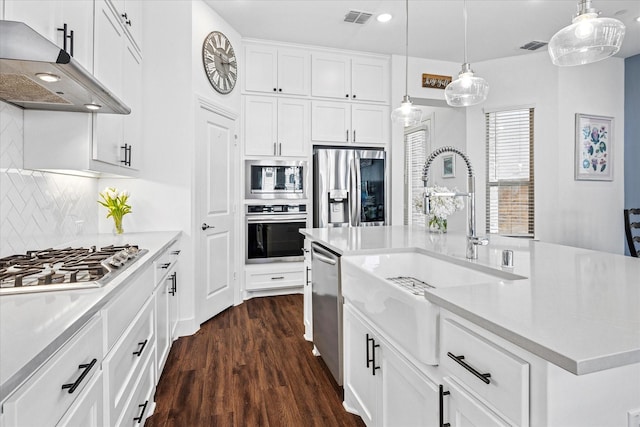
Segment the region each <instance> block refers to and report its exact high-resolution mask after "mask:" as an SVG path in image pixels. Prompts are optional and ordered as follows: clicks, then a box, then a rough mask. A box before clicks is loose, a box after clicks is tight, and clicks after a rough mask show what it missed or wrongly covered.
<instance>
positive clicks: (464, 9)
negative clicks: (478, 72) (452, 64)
mask: <svg viewBox="0 0 640 427" xmlns="http://www.w3.org/2000/svg"><path fill="white" fill-rule="evenodd" d="M462 16H464V63H465V64H466V63H467V0H464V2H463V3H462Z"/></svg>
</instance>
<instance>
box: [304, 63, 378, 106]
mask: <svg viewBox="0 0 640 427" xmlns="http://www.w3.org/2000/svg"><path fill="white" fill-rule="evenodd" d="M389 85H390V73H389V58H377V57H368V56H357V55H354V56H349V55H345V54H334V53H325V52H314V53H312V54H311V95H312V96H314V97H320V98H337V99H343V100H351V101H368V102H384V103H388V102H389Z"/></svg>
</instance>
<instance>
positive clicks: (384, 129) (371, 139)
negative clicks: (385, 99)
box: [351, 104, 391, 144]
mask: <svg viewBox="0 0 640 427" xmlns="http://www.w3.org/2000/svg"><path fill="white" fill-rule="evenodd" d="M390 123H391V116H390V114H389V107H383V106H380V105H364V104H353V105H352V106H351V128H352V135H351V141H352V142H355V143H356V144H385V143H386V142H387V141H389V124H390Z"/></svg>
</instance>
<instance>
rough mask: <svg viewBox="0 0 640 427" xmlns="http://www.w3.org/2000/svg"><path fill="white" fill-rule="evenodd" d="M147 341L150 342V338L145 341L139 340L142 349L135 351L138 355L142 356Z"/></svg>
mask: <svg viewBox="0 0 640 427" xmlns="http://www.w3.org/2000/svg"><path fill="white" fill-rule="evenodd" d="M147 342H149V340H144V341H143V342H139V343H138V345H139V346H141V347H140V349H138V351H134V352H133V354H135V355H136V356H138V357H140V356H142V351H143V350H144V348H145V346H146V345H147Z"/></svg>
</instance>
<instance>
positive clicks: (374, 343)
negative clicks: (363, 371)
mask: <svg viewBox="0 0 640 427" xmlns="http://www.w3.org/2000/svg"><path fill="white" fill-rule="evenodd" d="M372 341H373V345H372V346H371V353H372V355H371V356H372V357H371V363H372V365H371V374H372V375H374V376H375V374H376V370H378V369H380V366H376V348H378V347H380V344H376V341H375V340H372Z"/></svg>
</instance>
